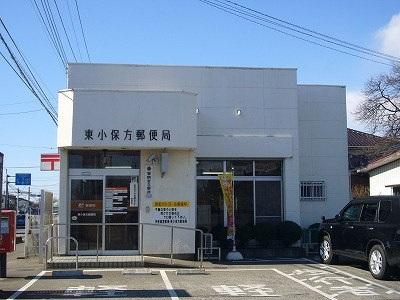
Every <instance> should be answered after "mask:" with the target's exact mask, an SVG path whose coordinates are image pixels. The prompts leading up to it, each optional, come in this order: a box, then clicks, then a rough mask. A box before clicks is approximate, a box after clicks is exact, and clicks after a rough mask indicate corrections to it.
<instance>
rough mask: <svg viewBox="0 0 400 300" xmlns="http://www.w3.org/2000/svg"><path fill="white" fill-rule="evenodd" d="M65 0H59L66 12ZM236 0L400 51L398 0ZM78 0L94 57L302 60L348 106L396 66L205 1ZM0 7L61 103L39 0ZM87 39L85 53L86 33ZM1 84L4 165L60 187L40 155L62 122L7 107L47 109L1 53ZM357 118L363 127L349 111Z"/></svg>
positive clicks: (236, 62)
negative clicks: (341, 90) (339, 88)
mask: <svg viewBox="0 0 400 300" xmlns="http://www.w3.org/2000/svg"><path fill="white" fill-rule="evenodd" d="M66 1H67V0H57V3H59V5H60V8H61V10H62V12H64V13H65V18H67V15H66ZM69 1H70V3H71V5H73V2H72V1H71V0H69ZM50 2H51V1H50ZM237 2H239V3H241V4H244V5H246V6H249V7H252V8H254V9H257V10H260V11H263V12H265V13H268V14H270V15H273V16H275V17H279V18H282V19H285V20H287V21H290V22H293V23H296V24H299V25H302V26H305V27H308V28H310V29H313V30H316V31H319V32H322V33H326V34H330V35H333V36H335V37H337V38H341V39H344V40H347V41H349V42H352V43H356V44H359V45H362V46H364V47H368V48H372V49H374V50H380V51H386V52H387V53H390V54H392V55H397V56H400V46H397V45H400V15H399V14H400V5H399V1H398V0H335V1H332V0H330V1H328V0H326V1H322V0H314V1H312V0H302V1H293V0H274V1H272V0H270V1H255V0H247V1H245V0H237ZM78 3H79V7H80V13H81V17H82V21H83V25H84V29H85V34H86V38H87V44H88V49H89V54H90V56H91V58H92V62H106V63H137V64H174V65H181V64H182V65H219V66H221V65H227V66H255V67H294V68H298V81H299V83H317V84H340V85H345V86H346V87H347V91H348V102H349V103H348V107H349V108H350V110H351V109H354V107H355V105H356V103H357V101H359V99H360V97H361V96H360V94H359V91H360V90H361V89H362V87H363V84H364V83H365V82H366V81H367V80H368V78H370V77H371V76H373V75H376V74H378V73H380V72H385V71H388V69H389V68H388V67H386V66H381V65H378V64H375V63H371V62H367V61H364V60H361V59H357V58H354V57H350V56H346V55H343V54H339V53H336V52H332V51H330V50H327V49H324V48H319V47H317V46H314V45H311V44H308V43H305V42H302V41H299V40H296V39H293V38H290V37H287V36H284V35H281V34H279V33H276V32H274V31H271V30H269V29H267V28H263V27H260V26H257V25H255V24H253V23H249V22H247V21H245V20H242V19H239V18H237V17H235V16H231V15H228V14H226V13H224V12H221V11H218V10H216V9H214V8H212V7H209V6H206V5H205V4H203V3H201V2H199V1H197V0H172V1H170V0H169V1H167V0H153V1H122V0H116V1H105V0H96V1H95V0H79V1H78ZM0 14H1V17H2V18H3V21H4V22H5V23H6V25H7V26H8V28H9V30H10V32H11V33H12V35H13V37H14V39H15V40H16V42H17V43H18V45H19V46H20V48H21V49H22V51H23V52H24V54H25V56H26V57H27V58H28V59H29V61H30V62H31V64H32V65H33V67H34V69H35V71H36V74H37V75H39V77H40V78H41V81H42V82H43V83H44V84H45V85H46V90H48V92H47V93H48V95H50V96H51V98H52V101H53V104H54V105H55V106H56V103H57V102H56V97H57V94H56V93H57V90H59V89H62V88H65V86H66V77H65V71H64V70H63V67H62V66H61V64H60V62H59V60H58V57H57V56H56V54H55V50H54V49H53V48H52V46H51V44H50V42H49V39H48V38H47V37H46V35H45V31H44V28H43V27H42V25H41V24H40V22H39V20H38V18H37V16H36V15H35V12H34V9H33V6H32V2H31V0H30V1H27V0H26V1H23V0H15V1H3V3H2V9H1V13H0ZM397 15H399V16H398V17H396V16H397ZM76 24H77V23H76ZM385 28H386V29H385ZM77 30H78V28H77ZM379 32H380V33H379ZM79 42H80V49H81V53H82V55H84V48H83V44H82V41H79ZM0 49H1V50H2V51H4V48H0ZM75 49H76V45H75ZM70 57H72V56H70ZM0 87H1V91H2V95H1V96H0V126H1V131H0V151H1V152H3V153H4V154H5V167H7V168H9V173H11V174H14V173H15V172H31V173H32V179H33V183H32V185H33V186H32V189H33V190H34V191H35V192H37V191H38V190H39V189H40V188H41V187H44V188H46V189H49V190H52V191H54V192H55V193H56V194H58V187H57V182H58V172H40V171H39V169H38V168H37V166H39V160H40V153H46V152H56V151H57V150H56V148H55V147H56V138H57V137H56V127H55V126H54V124H53V123H52V122H51V119H50V118H49V117H48V116H47V115H46V113H45V112H44V111H38V112H32V113H25V114H18V115H4V113H13V112H23V111H30V110H37V109H40V108H41V107H40V106H39V104H38V102H37V101H36V100H35V99H34V98H33V97H32V95H31V94H30V93H29V92H28V91H27V90H26V88H25V87H24V86H23V85H22V83H21V82H20V81H19V79H18V78H17V77H16V75H15V74H14V73H13V72H12V71H11V70H10V68H9V67H8V66H7V65H6V64H5V63H4V61H3V60H1V59H0ZM19 102H23V103H19ZM11 103H19V104H12V105H10V104H11ZM349 125H350V126H351V127H355V128H359V129H362V128H363V127H362V125H360V124H357V123H355V122H354V120H351V119H350V122H349ZM16 145H20V146H21V145H22V146H25V145H26V146H30V147H38V148H30V147H29V148H28V147H20V146H16ZM40 147H42V148H40ZM52 148H53V149H52ZM14 167H32V168H14Z"/></svg>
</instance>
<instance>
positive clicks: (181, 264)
mask: <svg viewBox="0 0 400 300" xmlns="http://www.w3.org/2000/svg"><path fill="white" fill-rule="evenodd" d="M75 263H76V257H75V256H54V257H53V259H49V260H48V263H47V268H48V269H53V270H54V269H73V268H75ZM199 266H200V263H199V262H198V261H190V260H183V259H174V260H173V264H171V259H169V258H163V257H156V256H144V264H143V262H142V260H141V256H105V255H104V256H99V257H98V258H97V257H96V256H79V258H78V268H143V267H147V268H165V267H170V268H187V269H188V268H199Z"/></svg>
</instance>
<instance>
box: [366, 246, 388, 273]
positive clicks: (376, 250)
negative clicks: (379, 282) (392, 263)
mask: <svg viewBox="0 0 400 300" xmlns="http://www.w3.org/2000/svg"><path fill="white" fill-rule="evenodd" d="M368 266H369V271H370V272H371V274H372V276H373V277H374V278H376V279H384V278H386V277H387V276H388V275H389V266H388V264H387V261H386V254H385V250H384V249H383V247H382V246H381V245H375V246H373V247H372V248H371V250H370V251H369V256H368Z"/></svg>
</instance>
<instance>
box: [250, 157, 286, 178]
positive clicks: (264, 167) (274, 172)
mask: <svg viewBox="0 0 400 300" xmlns="http://www.w3.org/2000/svg"><path fill="white" fill-rule="evenodd" d="M281 165H282V162H281V161H280V160H256V161H255V171H256V176H281V175H282V166H281Z"/></svg>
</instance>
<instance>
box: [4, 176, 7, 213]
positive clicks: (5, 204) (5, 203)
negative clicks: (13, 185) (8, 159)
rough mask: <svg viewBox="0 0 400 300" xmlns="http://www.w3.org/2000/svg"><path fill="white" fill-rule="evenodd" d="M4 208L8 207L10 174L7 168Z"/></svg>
mask: <svg viewBox="0 0 400 300" xmlns="http://www.w3.org/2000/svg"><path fill="white" fill-rule="evenodd" d="M4 208H5V209H8V174H7V169H6V199H5V202H4Z"/></svg>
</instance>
